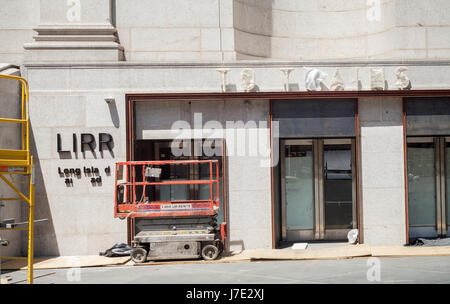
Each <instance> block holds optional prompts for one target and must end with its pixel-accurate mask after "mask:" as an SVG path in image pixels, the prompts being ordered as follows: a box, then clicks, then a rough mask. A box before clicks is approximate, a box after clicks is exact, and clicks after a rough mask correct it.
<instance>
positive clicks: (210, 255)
mask: <svg viewBox="0 0 450 304" xmlns="http://www.w3.org/2000/svg"><path fill="white" fill-rule="evenodd" d="M219 253H220V252H219V248H217V247H216V246H214V245H206V246H205V247H203V248H202V258H203V259H204V260H208V261H211V260H215V259H217V257H218V256H219Z"/></svg>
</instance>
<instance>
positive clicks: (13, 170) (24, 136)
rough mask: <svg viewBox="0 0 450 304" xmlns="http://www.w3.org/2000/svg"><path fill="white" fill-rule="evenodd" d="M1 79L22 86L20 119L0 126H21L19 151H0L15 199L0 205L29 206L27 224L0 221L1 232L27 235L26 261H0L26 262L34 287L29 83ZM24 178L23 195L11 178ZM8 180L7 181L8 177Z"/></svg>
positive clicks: (1, 171)
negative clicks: (24, 189)
mask: <svg viewBox="0 0 450 304" xmlns="http://www.w3.org/2000/svg"><path fill="white" fill-rule="evenodd" d="M0 79H10V80H17V81H19V82H20V84H21V92H22V96H21V109H22V112H21V118H20V119H13V118H0V123H9V124H19V125H20V126H21V149H20V150H12V149H1V147H0V179H1V180H2V181H3V182H4V183H5V184H6V185H7V186H8V187H9V188H11V189H12V190H13V191H14V192H15V193H16V194H17V197H0V202H1V201H3V202H15V201H25V202H26V203H27V204H28V222H27V223H14V222H13V223H2V222H1V221H0V224H1V225H0V231H11V230H12V231H28V251H27V256H26V257H3V256H2V257H0V260H20V259H23V260H27V262H28V283H29V284H32V283H33V263H34V250H33V248H34V244H33V236H34V206H35V203H34V201H35V196H34V164H33V156H31V155H30V140H29V139H30V138H29V137H30V133H29V108H28V83H27V81H26V80H25V79H24V78H22V77H18V76H11V75H2V74H0ZM17 175H22V176H26V182H25V183H26V184H27V185H28V193H23V192H22V191H21V190H20V189H19V188H20V187H19V186H17V184H18V183H20V182H17V181H15V180H14V176H17ZM7 176H9V178H8V177H7Z"/></svg>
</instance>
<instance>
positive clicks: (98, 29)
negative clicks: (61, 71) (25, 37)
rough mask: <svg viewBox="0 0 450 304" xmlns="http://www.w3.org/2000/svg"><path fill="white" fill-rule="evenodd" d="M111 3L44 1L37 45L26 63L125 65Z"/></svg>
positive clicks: (107, 0) (100, 0) (29, 46)
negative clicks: (116, 63) (105, 62)
mask: <svg viewBox="0 0 450 304" xmlns="http://www.w3.org/2000/svg"><path fill="white" fill-rule="evenodd" d="M114 2H115V1H111V0H96V1H92V0H68V1H61V0H41V5H40V16H41V19H40V23H39V25H38V27H37V28H35V29H34V30H35V31H36V32H37V35H36V36H35V37H34V40H35V41H34V42H32V43H26V44H25V45H24V48H25V61H26V62H37V61H38V62H43V61H45V62H48V61H51V62H60V61H71V62H80V61H82V62H89V61H96V62H98V61H121V60H123V47H122V46H121V45H120V43H119V41H118V37H117V30H116V28H115V26H114V24H113V23H114V15H113V11H114Z"/></svg>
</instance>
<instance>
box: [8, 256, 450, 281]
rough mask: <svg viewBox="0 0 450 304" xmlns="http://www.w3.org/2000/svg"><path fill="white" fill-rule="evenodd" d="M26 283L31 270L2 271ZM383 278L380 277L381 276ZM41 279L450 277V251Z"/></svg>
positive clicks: (84, 272)
mask: <svg viewBox="0 0 450 304" xmlns="http://www.w3.org/2000/svg"><path fill="white" fill-rule="evenodd" d="M5 275H10V276H12V281H11V282H10V283H25V282H26V271H24V270H20V271H13V272H8V273H6V271H4V272H2V277H3V276H5ZM378 279H379V281H378ZM35 283H36V284H52V283H55V284H71V283H81V284H96V283H106V284H114V283H147V284H155V283H163V284H171V283H176V284H202V283H203V284H205V283H206V284H208V283H225V284H226V283H230V284H239V283H244V284H245V283H254V284H264V283H269V284H279V283H281V284H291V283H305V284H309V283H319V284H323V283H325V284H326V283H349V284H355V283H361V284H366V283H433V284H434V283H450V257H448V256H447V257H408V258H373V257H372V258H354V259H344V260H306V261H265V262H238V263H211V264H209V263H208V264H205V263H202V264H174V265H150V266H113V267H94V268H82V269H55V270H52V269H47V270H36V271H35Z"/></svg>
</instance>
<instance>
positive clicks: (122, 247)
mask: <svg viewBox="0 0 450 304" xmlns="http://www.w3.org/2000/svg"><path fill="white" fill-rule="evenodd" d="M131 250H133V248H131V247H130V246H129V245H127V244H125V243H117V244H115V245H114V246H112V247H111V248H109V249H108V250H106V251H105V252H100V253H99V255H100V256H105V257H119V256H129V255H130V253H131Z"/></svg>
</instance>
